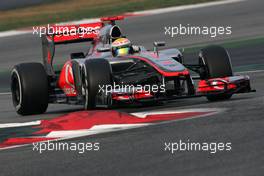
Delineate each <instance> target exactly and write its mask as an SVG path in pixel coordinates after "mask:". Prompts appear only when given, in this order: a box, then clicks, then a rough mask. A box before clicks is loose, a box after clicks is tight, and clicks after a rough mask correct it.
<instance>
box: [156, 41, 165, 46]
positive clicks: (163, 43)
mask: <svg viewBox="0 0 264 176" xmlns="http://www.w3.org/2000/svg"><path fill="white" fill-rule="evenodd" d="M153 44H154V46H155V47H161V46H165V45H166V43H165V42H164V41H157V42H154V43H153Z"/></svg>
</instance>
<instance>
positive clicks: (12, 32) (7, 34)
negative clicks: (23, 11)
mask: <svg viewBox="0 0 264 176" xmlns="http://www.w3.org/2000/svg"><path fill="white" fill-rule="evenodd" d="M242 1H245V0H221V1H216V2H205V3H199V4H190V5H182V6H174V7H168V8H160V9H153V10H144V11H138V12H132V13H127V14H129V15H131V16H137V15H156V14H163V13H169V12H175V11H183V10H189V9H196V8H203V7H210V6H217V5H223V4H231V3H238V2H242ZM124 15H126V14H124ZM99 20H100V18H92V19H82V20H78V21H68V22H62V23H59V24H80V23H91V22H97V21H99ZM30 33H32V29H29V30H10V31H4V32H0V37H10V36H15V35H22V34H30Z"/></svg>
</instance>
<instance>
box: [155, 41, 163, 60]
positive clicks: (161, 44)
mask: <svg viewBox="0 0 264 176" xmlns="http://www.w3.org/2000/svg"><path fill="white" fill-rule="evenodd" d="M165 44H166V43H165V42H163V41H158V42H154V43H153V45H154V52H155V53H156V54H157V56H159V50H158V47H161V46H165Z"/></svg>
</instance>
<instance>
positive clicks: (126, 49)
mask: <svg viewBox="0 0 264 176" xmlns="http://www.w3.org/2000/svg"><path fill="white" fill-rule="evenodd" d="M131 46H132V44H131V42H130V41H129V40H128V39H127V38H119V39H116V40H115V41H114V42H113V43H112V45H111V49H112V53H113V56H115V57H116V56H126V55H128V54H130V53H131Z"/></svg>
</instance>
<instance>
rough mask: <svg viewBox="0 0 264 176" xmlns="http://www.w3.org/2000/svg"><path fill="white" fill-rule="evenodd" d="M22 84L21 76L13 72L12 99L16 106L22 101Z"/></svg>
mask: <svg viewBox="0 0 264 176" xmlns="http://www.w3.org/2000/svg"><path fill="white" fill-rule="evenodd" d="M20 89H21V86H20V83H19V78H18V77H17V74H13V76H12V80H11V91H12V99H13V103H14V105H15V107H18V106H19V105H20V102H21V93H20V92H21V90H20Z"/></svg>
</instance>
